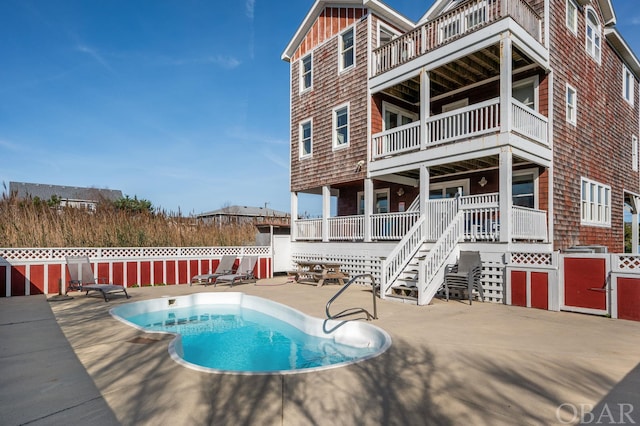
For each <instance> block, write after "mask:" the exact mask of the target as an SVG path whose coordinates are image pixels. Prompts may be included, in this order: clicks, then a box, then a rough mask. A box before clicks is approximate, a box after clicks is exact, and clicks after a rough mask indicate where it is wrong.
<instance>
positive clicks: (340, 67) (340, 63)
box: [338, 24, 356, 74]
mask: <svg viewBox="0 0 640 426" xmlns="http://www.w3.org/2000/svg"><path fill="white" fill-rule="evenodd" d="M349 31H353V46H352V47H351V51H352V52H353V63H352V64H351V65H349V66H348V67H346V68H345V67H344V56H343V50H342V36H343V35H345V34H346V33H348V32H349ZM355 67H356V26H355V24H354V25H351V26H350V27H349V28H347V29H346V30H344V31H342V32H341V33H340V34H338V74H340V73H343V72H347V71H349V70H352V69H354V68H355Z"/></svg>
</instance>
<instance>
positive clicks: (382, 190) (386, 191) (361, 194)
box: [357, 188, 391, 215]
mask: <svg viewBox="0 0 640 426" xmlns="http://www.w3.org/2000/svg"><path fill="white" fill-rule="evenodd" d="M378 194H386V196H387V202H388V203H389V205H388V206H387V208H388V209H389V210H391V198H389V197H390V194H391V192H390V191H389V188H380V189H374V190H373V198H372V199H371V211H372V212H373V214H380V213H375V209H376V205H375V201H376V200H377V197H376V195H378ZM360 200H364V191H358V207H357V214H358V215H363V214H364V211H361V210H360V204H361V203H360Z"/></svg>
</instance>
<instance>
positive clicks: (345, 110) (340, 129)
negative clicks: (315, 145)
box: [333, 105, 349, 149]
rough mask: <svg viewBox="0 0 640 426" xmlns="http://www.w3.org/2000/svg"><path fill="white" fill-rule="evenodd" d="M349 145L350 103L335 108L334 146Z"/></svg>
mask: <svg viewBox="0 0 640 426" xmlns="http://www.w3.org/2000/svg"><path fill="white" fill-rule="evenodd" d="M348 145H349V105H344V106H341V107H338V108H336V109H334V110H333V148H334V149H335V148H341V147H344V146H348Z"/></svg>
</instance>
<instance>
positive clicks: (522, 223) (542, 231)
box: [511, 206, 548, 242]
mask: <svg viewBox="0 0 640 426" xmlns="http://www.w3.org/2000/svg"><path fill="white" fill-rule="evenodd" d="M511 224H512V225H511V226H512V233H513V238H515V239H520V240H533V241H544V242H546V241H548V238H547V212H545V211H544V210H536V209H529V208H526V207H520V206H513V208H512V209H511Z"/></svg>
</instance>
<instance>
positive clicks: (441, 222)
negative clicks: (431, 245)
mask: <svg viewBox="0 0 640 426" xmlns="http://www.w3.org/2000/svg"><path fill="white" fill-rule="evenodd" d="M457 201H458V200H456V199H454V198H448V199H443V200H428V201H427V229H426V231H425V232H426V235H425V239H426V241H437V240H438V238H440V236H441V235H442V233H443V232H444V230H445V229H446V228H447V226H449V223H451V221H452V220H453V218H454V217H455V216H456V214H457V213H458V202H457Z"/></svg>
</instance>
